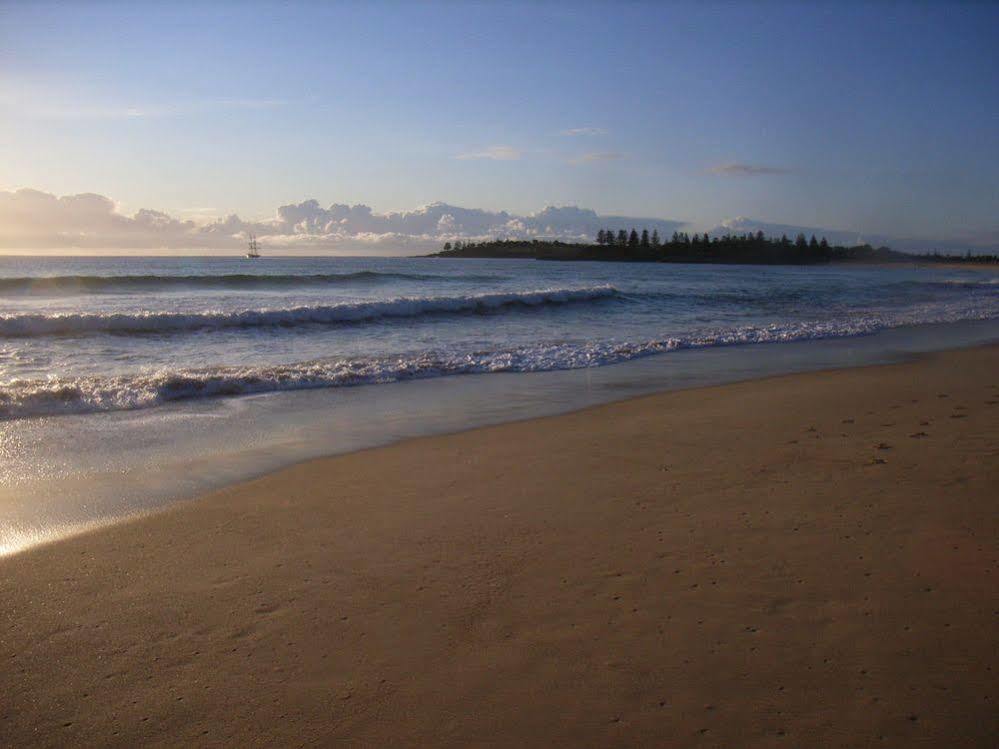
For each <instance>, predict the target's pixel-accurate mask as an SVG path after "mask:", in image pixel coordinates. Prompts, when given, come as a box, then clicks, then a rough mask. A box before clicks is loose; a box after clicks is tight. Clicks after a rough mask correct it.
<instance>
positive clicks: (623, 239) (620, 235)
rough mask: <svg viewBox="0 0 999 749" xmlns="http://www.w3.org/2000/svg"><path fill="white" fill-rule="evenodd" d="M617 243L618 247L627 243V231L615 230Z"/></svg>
mask: <svg viewBox="0 0 999 749" xmlns="http://www.w3.org/2000/svg"><path fill="white" fill-rule="evenodd" d="M617 244H618V246H619V247H626V246H627V244H628V232H626V231H625V230H624V229H618V231H617Z"/></svg>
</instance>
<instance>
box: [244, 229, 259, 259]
mask: <svg viewBox="0 0 999 749" xmlns="http://www.w3.org/2000/svg"><path fill="white" fill-rule="evenodd" d="M246 256H247V257H248V258H251V259H252V258H258V257H260V245H259V244H257V236H256V235H255V234H251V235H250V246H249V249H247V251H246Z"/></svg>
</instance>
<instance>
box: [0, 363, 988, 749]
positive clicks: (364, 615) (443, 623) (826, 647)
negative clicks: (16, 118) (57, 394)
mask: <svg viewBox="0 0 999 749" xmlns="http://www.w3.org/2000/svg"><path fill="white" fill-rule="evenodd" d="M997 374H999V347H991V348H984V349H976V350H969V351H960V352H952V353H944V354H938V355H933V356H928V357H925V358H922V359H920V360H919V361H916V362H913V363H908V364H903V365H898V366H888V367H875V368H866V369H856V370H844V371H836V372H827V373H818V374H807V375H796V376H789V377H779V378H773V379H768V380H762V381H757V382H749V383H743V384H737V385H730V386H725V387H717V388H706V389H700V390H691V391H686V392H676V393H668V394H662V395H656V396H652V397H646V398H640V399H636V400H632V401H628V402H624V403H618V404H612V405H608V406H603V407H598V408H593V409H590V410H586V411H582V412H579V413H574V414H570V415H566V416H559V417H555V418H545V419H540V420H536V421H530V422H523V423H516V424H508V425H504V426H499V427H494V428H487V429H479V430H475V431H470V432H466V433H462V434H456V435H450V436H446V437H434V438H427V439H419V440H413V441H409V442H406V443H404V444H400V445H397V446H392V447H387V448H382V449H377V450H369V451H366V452H361V453H356V454H353V455H347V456H342V457H335V458H329V459H323V460H317V461H313V462H309V463H306V464H303V465H298V466H295V467H292V468H289V469H287V470H284V471H281V472H279V473H275V474H273V475H269V476H267V477H265V478H262V479H260V480H257V481H253V482H250V483H247V484H244V485H240V486H234V487H232V488H230V489H227V490H225V491H221V492H218V493H215V494H213V495H210V496H208V497H204V498H201V499H199V500H197V501H195V502H191V503H184V504H181V505H177V506H175V507H174V508H173V509H171V510H169V511H166V512H163V513H161V514H158V515H155V516H151V517H148V518H143V519H140V520H137V521H134V522H129V523H124V524H121V525H118V526H115V527H111V528H108V529H104V530H100V531H97V532H93V533H90V534H87V535H83V536H79V537H76V538H71V539H68V540H64V541H61V542H58V543H55V544H52V545H49V546H45V547H41V548H37V549H34V550H32V551H29V552H26V553H22V554H20V555H17V556H14V557H11V558H7V559H3V560H0V616H2V621H0V625H2V630H0V663H2V664H3V666H2V670H0V744H2V745H5V746H18V747H23V746H29V745H46V746H73V745H76V746H100V745H117V746H139V745H185V746H199V745H205V746H208V745H212V746H219V745H235V746H249V745H271V746H296V745H334V744H336V745H350V746H444V745H446V746H462V747H464V746H517V745H527V746H556V745H557V746H678V747H688V746H725V747H743V746H745V747H757V746H774V747H792V746H793V747H818V746H830V747H833V746H835V747H842V746H890V747H902V746H915V745H922V746H939V747H969V746H981V747H986V746H995V742H996V736H997V730H999V722H997V715H999V710H997V703H999V685H997V671H999V663H997V655H996V649H997V644H999V643H997V621H999V611H997V609H999V596H997V584H999V579H997V578H999V565H997V557H999V549H997V537H999V534H997V530H999V460H997V445H999V377H997Z"/></svg>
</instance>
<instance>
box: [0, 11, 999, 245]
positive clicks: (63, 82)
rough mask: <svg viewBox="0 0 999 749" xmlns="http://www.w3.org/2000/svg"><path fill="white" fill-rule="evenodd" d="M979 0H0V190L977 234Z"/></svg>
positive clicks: (148, 202)
mask: <svg viewBox="0 0 999 749" xmlns="http://www.w3.org/2000/svg"><path fill="white" fill-rule="evenodd" d="M997 50H999V4H994V3H969V4H958V3H946V4H943V3H939V4H933V3H908V4H903V3H890V2H868V3H857V4H848V3H821V2H820V3H807V4H805V3H793V4H783V3H775V2H759V3H752V2H745V3H738V4H723V3H689V4H688V3H656V4H642V3H634V4H628V3H614V4H608V3H521V4H517V3H488V4H486V3H483V4H469V3H461V4H459V3H457V2H450V3H405V4H395V3H387V2H370V3H339V4H338V3H318V2H314V3H294V2H292V3H280V4H278V3H263V2H246V3H235V2H232V3H183V2H175V3H170V4H167V3H149V4H144V3H141V2H132V3H124V2H106V3H87V2H82V1H81V2H72V3H69V2H64V3H44V2H42V3H28V2H11V1H10V0H0V190H8V191H10V190H14V189H18V188H33V189H37V190H41V191H45V192H50V193H53V194H56V195H66V194H73V193H81V192H93V193H98V194H101V195H106V196H109V197H110V198H112V199H113V200H114V201H116V202H117V203H118V210H120V211H123V212H125V213H128V214H131V213H134V211H136V210H138V209H140V208H152V209H157V210H161V211H165V212H167V213H169V214H171V215H172V216H177V217H180V218H194V219H196V220H202V221H203V220H206V219H207V218H209V217H214V216H221V215H224V214H228V213H232V212H236V213H239V214H240V215H241V216H243V217H247V218H253V219H262V218H266V217H268V216H271V215H273V214H274V211H275V208H276V207H277V206H278V205H281V204H285V203H297V202H299V201H302V200H304V199H306V198H316V199H318V200H319V202H320V203H321V204H323V205H328V204H330V203H334V202H339V203H351V204H353V203H364V204H367V205H369V206H371V207H372V208H373V209H374V210H375V211H376V212H386V211H397V210H409V209H413V208H415V207H417V206H420V205H423V204H425V203H429V202H431V201H444V202H447V203H452V204H456V205H461V206H467V207H475V208H484V209H489V210H500V209H504V210H508V211H511V212H514V213H519V214H528V213H532V212H535V211H538V210H540V209H541V208H543V207H545V206H546V205H579V206H584V207H587V208H593V209H595V210H596V211H598V212H599V213H609V214H625V215H636V216H653V217H659V218H664V219H676V220H680V221H685V222H689V223H690V226H691V227H694V228H702V229H705V228H711V227H714V226H716V225H717V224H718V223H720V222H721V221H722V220H725V219H732V218H734V217H737V216H746V217H750V218H752V219H755V220H759V221H767V222H775V223H784V224H791V225H802V226H817V227H830V228H841V229H847V230H853V231H858V232H864V233H879V234H883V235H888V236H896V237H925V238H949V237H958V236H961V237H970V236H986V235H988V236H992V235H995V234H996V233H997V232H999V211H997V208H999V51H997Z"/></svg>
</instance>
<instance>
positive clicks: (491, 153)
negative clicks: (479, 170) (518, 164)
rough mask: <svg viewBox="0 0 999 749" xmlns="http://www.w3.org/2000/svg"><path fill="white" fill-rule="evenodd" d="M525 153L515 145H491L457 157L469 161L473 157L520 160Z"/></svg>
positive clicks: (494, 159)
mask: <svg viewBox="0 0 999 749" xmlns="http://www.w3.org/2000/svg"><path fill="white" fill-rule="evenodd" d="M522 155H523V153H522V152H521V151H520V150H519V149H517V148H514V147H513V146H489V147H488V148H486V149H485V150H483V151H475V152H472V153H460V154H458V155H457V156H455V158H456V159H462V160H463V161H468V160H471V159H489V160H491V161H519V160H520V157H521V156H522Z"/></svg>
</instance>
